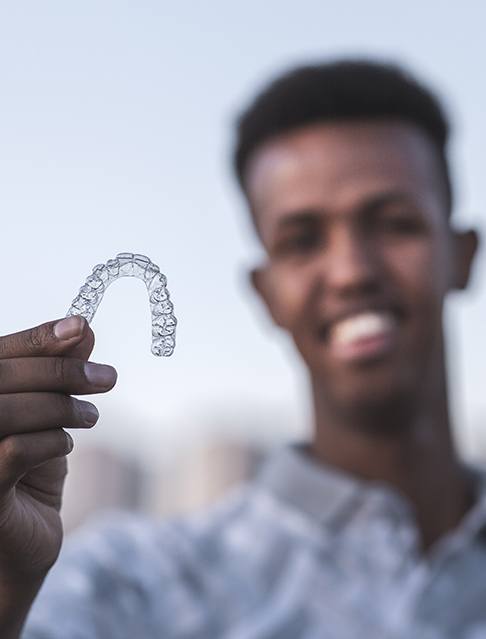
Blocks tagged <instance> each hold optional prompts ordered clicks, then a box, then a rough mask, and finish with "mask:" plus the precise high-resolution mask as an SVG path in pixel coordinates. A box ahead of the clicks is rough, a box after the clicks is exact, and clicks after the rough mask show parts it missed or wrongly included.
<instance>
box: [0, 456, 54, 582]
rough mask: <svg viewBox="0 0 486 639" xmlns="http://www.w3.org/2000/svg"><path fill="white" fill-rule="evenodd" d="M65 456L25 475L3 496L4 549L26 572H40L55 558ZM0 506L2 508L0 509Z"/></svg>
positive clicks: (0, 527)
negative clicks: (4, 513)
mask: <svg viewBox="0 0 486 639" xmlns="http://www.w3.org/2000/svg"><path fill="white" fill-rule="evenodd" d="M65 474H66V458H65V457H63V458H57V459H53V460H50V461H48V462H46V463H45V464H42V465H41V466H38V467H37V468H34V469H33V470H32V471H30V472H29V473H27V474H26V475H24V477H23V478H22V479H21V480H20V481H19V482H18V483H17V485H16V486H15V488H13V489H12V490H11V491H10V492H9V493H8V494H7V495H6V497H5V510H4V512H6V516H4V517H3V520H2V521H1V522H0V537H1V539H2V545H3V548H4V551H5V552H6V554H7V555H8V556H11V557H15V558H16V563H17V566H19V561H20V560H21V564H22V567H23V569H24V570H25V571H26V572H37V571H39V572H42V571H43V570H45V569H46V568H49V567H50V566H51V565H52V563H53V562H54V561H55V559H56V557H57V555H58V553H59V549H60V546H61V541H62V522H61V517H60V515H59V510H60V507H61V495H62V486H63V481H64V477H65ZM2 510H3V509H2Z"/></svg>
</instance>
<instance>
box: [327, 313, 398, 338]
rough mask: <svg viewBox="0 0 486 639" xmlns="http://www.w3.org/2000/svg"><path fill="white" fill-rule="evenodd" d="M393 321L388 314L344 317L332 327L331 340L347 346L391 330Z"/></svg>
mask: <svg viewBox="0 0 486 639" xmlns="http://www.w3.org/2000/svg"><path fill="white" fill-rule="evenodd" d="M393 325H394V319H393V317H392V316H391V315H390V314H389V313H383V312H380V313H377V312H371V311H368V312H365V313H359V314H358V315H353V316H352V317H346V318H345V319H343V320H341V321H340V322H338V323H336V324H335V325H334V326H333V327H332V331H331V336H332V340H333V341H334V342H335V343H338V344H349V343H350V342H354V341H357V340H360V339H366V338H371V337H376V336H377V335H379V334H382V333H386V332H388V331H390V330H391V329H392V328H393Z"/></svg>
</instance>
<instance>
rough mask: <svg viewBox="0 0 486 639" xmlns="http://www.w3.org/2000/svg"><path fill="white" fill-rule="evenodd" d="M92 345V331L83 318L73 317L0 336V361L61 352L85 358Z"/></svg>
mask: <svg viewBox="0 0 486 639" xmlns="http://www.w3.org/2000/svg"><path fill="white" fill-rule="evenodd" d="M93 344H94V336H93V331H91V329H90V328H89V326H88V323H87V322H86V320H85V319H84V317H81V316H80V315H73V316H72V317H66V318H64V319H62V320H55V321H52V322H46V323H45V324H41V325H40V326H36V327H34V328H29V329H27V330H25V331H20V332H18V333H12V334H11V335H5V336H4V337H0V359H7V358H10V357H36V356H39V355H60V354H62V353H65V352H67V353H71V355H72V354H73V352H74V354H75V355H76V354H77V353H79V352H81V353H82V354H83V355H85V353H86V352H88V350H89V349H92V348H93ZM89 352H91V350H89ZM88 356H89V353H88Z"/></svg>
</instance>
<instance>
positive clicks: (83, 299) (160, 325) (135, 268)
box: [67, 253, 177, 357]
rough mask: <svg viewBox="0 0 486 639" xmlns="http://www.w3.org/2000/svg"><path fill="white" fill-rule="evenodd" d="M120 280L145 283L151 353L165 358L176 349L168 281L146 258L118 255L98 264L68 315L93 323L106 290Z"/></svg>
mask: <svg viewBox="0 0 486 639" xmlns="http://www.w3.org/2000/svg"><path fill="white" fill-rule="evenodd" d="M120 277H137V278H138V279H140V280H142V281H143V282H145V285H146V287H147V291H148V294H149V302H150V310H151V313H152V348H151V350H152V353H153V354H154V355H157V356H161V355H163V356H165V357H168V356H169V355H172V353H173V352H174V348H175V330H176V325H177V320H176V318H175V315H174V313H173V310H174V306H173V304H172V302H171V301H170V296H169V291H168V290H167V278H166V277H165V275H163V274H162V273H161V272H160V269H159V267H158V266H157V265H156V264H154V263H153V262H152V261H151V260H150V259H149V258H148V257H146V256H145V255H139V254H137V253H119V254H118V255H117V256H116V257H115V258H114V259H112V260H108V261H107V262H106V264H98V265H97V266H95V267H94V268H93V271H92V273H91V275H89V276H88V277H87V278H86V282H85V283H84V284H83V286H82V287H81V288H80V289H79V293H78V295H77V296H76V297H75V298H74V300H73V302H72V304H71V307H70V309H69V311H68V313H67V317H69V316H70V315H82V316H83V317H84V318H85V319H86V320H87V321H88V322H91V320H92V319H93V317H94V315H95V313H96V310H97V308H98V306H99V305H100V303H101V300H102V299H103V295H104V293H105V291H106V289H107V288H108V286H109V285H110V284H111V283H112V282H114V281H115V280H117V279H119V278H120Z"/></svg>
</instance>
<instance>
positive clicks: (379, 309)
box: [318, 303, 404, 338]
mask: <svg viewBox="0 0 486 639" xmlns="http://www.w3.org/2000/svg"><path fill="white" fill-rule="evenodd" d="M363 313H388V314H390V315H393V317H395V318H396V319H397V320H400V319H402V318H403V316H404V313H403V310H402V309H401V308H400V307H399V306H398V305H396V304H390V303H375V304H373V303H361V304H355V305H353V306H348V307H346V308H345V309H344V308H343V309H342V310H340V311H337V312H335V313H332V314H329V315H328V316H327V317H326V318H325V319H323V320H322V321H321V322H320V323H319V329H318V332H319V336H320V337H321V338H327V337H328V336H329V333H330V331H331V328H332V327H333V326H334V324H337V323H338V322H341V321H342V320H344V319H346V318H347V317H353V316H354V315H361V314H363Z"/></svg>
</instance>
